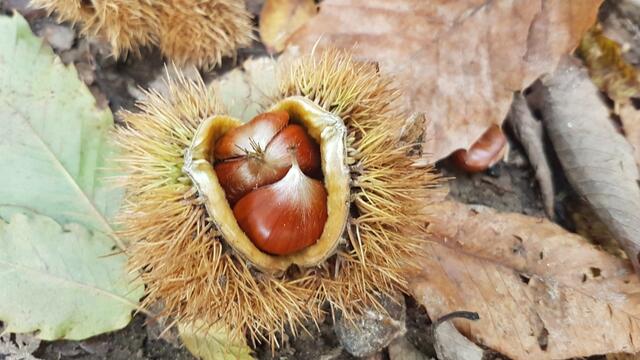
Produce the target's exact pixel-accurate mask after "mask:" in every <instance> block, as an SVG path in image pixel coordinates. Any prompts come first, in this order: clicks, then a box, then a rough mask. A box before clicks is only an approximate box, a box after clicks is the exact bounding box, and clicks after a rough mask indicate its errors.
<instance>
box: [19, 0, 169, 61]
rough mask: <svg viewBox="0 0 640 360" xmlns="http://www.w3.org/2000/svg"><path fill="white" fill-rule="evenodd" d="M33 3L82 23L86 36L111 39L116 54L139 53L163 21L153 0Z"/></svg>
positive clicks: (34, 0)
mask: <svg viewBox="0 0 640 360" xmlns="http://www.w3.org/2000/svg"><path fill="white" fill-rule="evenodd" d="M31 3H32V5H33V6H36V7H40V8H43V9H45V10H47V11H48V12H49V13H50V14H51V13H53V12H54V11H55V13H56V14H57V17H58V19H59V20H60V21H69V22H71V23H73V24H76V25H77V26H78V27H79V30H80V33H81V34H82V35H84V36H95V37H99V38H102V39H104V40H106V41H107V42H109V44H110V45H111V51H112V53H113V55H114V56H116V57H119V56H121V55H126V54H128V53H134V54H139V53H140V49H141V48H143V47H145V46H147V45H150V44H153V43H154V42H155V38H156V36H155V34H154V32H155V30H156V29H157V28H158V26H159V24H160V22H159V18H158V15H159V14H158V11H157V9H156V8H155V7H154V5H153V2H152V1H150V0H93V1H91V2H87V1H82V0H31Z"/></svg>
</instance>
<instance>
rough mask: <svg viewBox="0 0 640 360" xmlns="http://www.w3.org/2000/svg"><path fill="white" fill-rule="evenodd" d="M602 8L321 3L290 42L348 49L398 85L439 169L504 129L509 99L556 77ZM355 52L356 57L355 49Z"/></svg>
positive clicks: (383, 0)
mask: <svg viewBox="0 0 640 360" xmlns="http://www.w3.org/2000/svg"><path fill="white" fill-rule="evenodd" d="M601 2H602V0H511V1H506V0H501V1H487V0H458V1H450V0H449V1H447V0H438V1H424V0H325V1H323V2H322V3H321V6H320V13H319V14H318V15H317V16H316V17H314V18H313V19H311V20H310V21H309V22H308V23H307V24H306V25H305V26H303V27H302V28H301V29H300V30H299V31H298V32H296V33H295V34H294V35H293V36H292V37H291V38H290V39H289V42H288V45H289V47H291V48H292V52H295V49H296V48H297V47H301V48H302V50H303V51H308V50H309V49H311V48H312V47H313V46H314V45H315V44H316V43H318V46H319V47H320V48H322V47H328V46H332V47H339V48H346V49H352V48H353V52H354V54H355V55H356V56H357V57H358V58H361V59H364V60H369V61H377V62H379V64H380V67H381V70H382V71H384V72H390V73H392V74H395V75H397V77H398V80H399V81H400V83H401V84H402V87H403V89H404V90H405V91H406V93H407V94H408V97H407V100H408V104H407V105H408V106H409V109H411V110H412V111H417V112H425V113H426V115H427V118H428V119H429V120H430V121H429V122H428V124H429V125H428V128H427V134H428V136H429V140H430V141H428V143H427V144H426V145H425V151H426V153H429V154H431V155H432V157H433V158H434V159H436V160H437V159H441V158H443V157H445V156H447V155H449V154H450V153H451V152H453V151H454V150H456V149H460V148H464V149H466V148H468V147H469V145H471V144H473V143H474V142H475V141H476V140H477V139H478V138H479V137H480V135H482V133H483V132H484V131H485V130H486V129H487V128H488V127H489V126H491V125H494V124H498V125H499V124H501V123H502V121H503V120H504V118H505V116H506V115H507V112H508V110H509V105H510V104H511V96H512V93H513V92H514V91H516V90H520V89H522V88H524V87H526V86H528V85H529V84H530V83H531V82H533V81H534V80H535V79H536V78H537V77H539V76H540V75H541V74H543V73H545V72H548V71H551V70H553V69H554V67H555V66H556V64H557V62H558V59H559V58H560V56H561V55H563V54H566V53H568V52H570V51H571V50H572V49H573V48H574V47H575V46H576V45H577V44H578V41H579V40H580V38H581V36H582V34H583V33H584V31H585V30H586V29H587V28H588V27H589V26H590V25H591V24H593V21H594V19H595V17H596V13H597V10H598V6H599V5H600V3H601ZM354 45H355V47H354Z"/></svg>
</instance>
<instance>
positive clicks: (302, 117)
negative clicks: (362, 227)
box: [183, 96, 350, 273]
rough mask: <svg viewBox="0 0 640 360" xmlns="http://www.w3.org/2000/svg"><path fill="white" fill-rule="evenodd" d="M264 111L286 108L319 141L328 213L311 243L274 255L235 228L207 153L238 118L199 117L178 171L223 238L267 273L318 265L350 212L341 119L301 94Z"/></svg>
mask: <svg viewBox="0 0 640 360" xmlns="http://www.w3.org/2000/svg"><path fill="white" fill-rule="evenodd" d="M267 111H286V112H287V113H288V114H289V117H290V118H291V121H292V123H297V124H299V125H301V126H303V127H304V128H305V130H306V131H307V132H308V134H309V135H310V136H311V137H312V138H313V139H314V140H315V141H316V142H317V143H318V144H319V145H320V155H321V160H322V173H323V175H324V186H325V189H326V191H327V213H328V216H327V221H326V223H325V225H324V229H323V231H322V235H321V236H320V238H319V239H318V241H317V242H316V243H315V244H313V245H311V246H309V247H307V248H305V249H303V250H301V251H299V252H296V253H294V254H290V255H286V256H274V255H269V254H267V253H264V252H262V251H261V250H260V249H258V248H257V247H256V246H255V245H254V244H253V243H252V242H251V240H250V239H249V238H248V237H247V235H246V234H245V233H244V232H243V231H242V229H240V226H239V225H238V222H237V220H236V218H235V216H234V214H233V210H232V209H231V206H230V205H229V203H228V201H227V200H226V197H225V192H224V190H223V189H222V187H221V186H220V182H219V181H218V178H217V175H216V173H215V170H214V168H213V163H214V162H215V160H216V159H215V158H214V156H215V155H214V152H213V151H212V148H213V146H214V144H215V143H216V141H217V140H218V139H219V138H220V137H222V136H223V135H224V134H225V133H226V132H227V131H229V130H231V129H233V128H235V127H237V126H240V125H241V124H242V122H241V121H240V120H238V119H235V118H232V117H230V116H222V115H220V116H213V117H211V118H208V119H206V120H204V121H203V122H202V123H201V124H200V126H199V127H198V130H197V132H196V134H195V136H194V139H193V141H192V143H191V146H189V148H188V149H187V151H186V153H185V164H184V167H183V171H184V172H185V173H186V174H187V175H188V176H189V177H190V178H191V180H192V181H193V184H194V186H195V187H196V189H197V190H198V193H199V195H200V197H201V198H202V199H203V200H204V205H205V207H206V209H207V212H208V213H209V216H210V218H211V221H213V222H214V224H215V225H216V227H217V229H218V230H219V231H220V233H221V234H222V238H223V239H224V241H225V242H226V243H227V244H228V245H229V246H230V247H231V248H233V249H234V250H235V251H236V252H237V253H238V254H239V255H240V256H241V257H243V258H244V259H245V260H247V261H249V262H251V263H252V264H254V265H255V266H256V267H257V268H258V269H260V270H262V271H265V272H271V273H273V272H283V271H285V270H286V269H287V268H289V266H291V265H297V266H300V267H313V266H317V265H319V264H321V263H322V262H323V261H325V260H326V259H327V258H328V257H330V256H331V255H333V254H334V253H335V251H336V248H337V247H338V244H339V243H340V241H341V239H342V236H343V233H344V229H345V226H346V222H347V217H348V215H349V195H350V188H349V179H350V173H349V167H348V166H347V146H346V136H347V128H346V126H345V124H344V122H343V121H342V119H341V118H339V117H338V116H336V115H334V114H332V113H330V112H327V111H325V110H324V109H322V108H321V107H319V106H318V105H316V104H315V103H313V102H312V101H310V100H308V99H306V98H304V97H300V96H294V97H289V98H286V99H283V100H281V101H279V102H277V103H276V104H275V105H273V106H272V107H271V108H270V109H268V110H267Z"/></svg>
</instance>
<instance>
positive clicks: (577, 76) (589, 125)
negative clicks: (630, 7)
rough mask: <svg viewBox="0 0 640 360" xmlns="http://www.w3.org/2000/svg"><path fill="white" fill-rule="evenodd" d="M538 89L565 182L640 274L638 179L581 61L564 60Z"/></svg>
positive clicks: (629, 153)
mask: <svg viewBox="0 0 640 360" xmlns="http://www.w3.org/2000/svg"><path fill="white" fill-rule="evenodd" d="M542 83H543V84H544V86H543V90H542V101H543V103H542V108H541V110H542V115H543V119H544V126H545V128H546V129H547V134H548V135H549V139H550V140H551V143H552V144H553V147H554V149H555V151H556V154H557V156H558V159H559V160H560V164H561V165H562V168H563V169H564V171H565V175H566V177H567V180H568V181H569V183H570V184H571V186H572V187H573V188H574V190H575V191H576V192H577V193H578V194H579V195H580V196H581V197H583V198H584V199H585V200H586V201H587V202H588V203H589V204H590V205H591V207H592V208H593V209H594V211H595V213H596V215H597V216H598V218H600V220H602V222H603V223H604V224H605V225H606V226H607V228H608V229H609V231H610V232H611V234H613V236H614V237H615V238H616V240H617V241H618V243H619V244H620V245H621V246H622V248H623V249H624V251H625V252H626V253H627V255H628V256H629V259H631V262H632V264H633V265H634V267H635V268H636V271H637V272H638V273H639V274H640V226H639V224H640V188H639V187H638V183H637V180H638V179H639V178H640V176H639V174H638V167H637V166H636V163H635V160H634V158H633V154H632V149H631V147H630V146H629V144H628V143H627V142H626V141H625V139H624V138H623V137H622V136H621V135H620V134H619V133H618V132H617V131H616V129H615V128H614V126H613V125H612V124H611V121H610V120H609V109H608V108H607V107H606V105H605V104H604V102H603V101H602V100H601V98H600V94H599V92H598V89H597V88H596V86H595V85H594V84H593V83H592V82H591V80H590V79H589V76H588V74H587V71H586V69H584V68H583V67H581V65H580V64H579V61H576V59H573V58H572V57H567V59H565V60H563V61H562V63H561V64H560V66H559V67H558V69H557V70H556V71H555V72H554V73H553V74H551V75H549V76H547V77H545V78H543V79H542Z"/></svg>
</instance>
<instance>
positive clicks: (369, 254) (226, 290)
mask: <svg viewBox="0 0 640 360" xmlns="http://www.w3.org/2000/svg"><path fill="white" fill-rule="evenodd" d="M287 69H288V71H286V72H285V73H284V75H283V76H282V87H281V88H282V92H281V94H280V96H281V97H286V96H289V95H303V96H305V97H307V98H309V99H311V100H313V101H315V102H316V103H318V104H319V105H320V106H322V107H323V108H325V109H326V110H328V111H332V112H335V113H336V114H337V115H339V116H341V117H342V118H343V120H344V121H345V122H346V124H347V125H348V128H349V139H348V142H349V145H350V158H351V160H350V162H351V169H352V177H353V189H352V198H353V207H354V208H353V213H354V214H356V216H354V217H353V218H351V219H349V224H348V231H347V233H348V236H347V237H348V243H347V244H345V245H344V246H342V247H341V248H340V249H339V251H338V252H337V253H336V255H335V256H334V257H332V258H330V259H329V260H328V261H327V262H326V263H325V264H324V265H322V266H320V267H317V268H312V269H301V270H300V269H291V271H289V272H287V273H286V274H283V275H269V274H264V273H260V272H257V271H255V270H254V269H252V268H250V267H249V266H248V265H247V263H246V261H245V260H244V259H241V258H239V257H237V256H236V255H235V254H234V253H233V252H232V251H230V250H229V248H228V247H226V246H225V244H224V239H222V238H220V236H219V233H218V232H217V231H216V229H215V228H213V225H212V223H211V222H210V221H208V219H207V213H206V210H205V208H204V206H202V205H201V202H200V201H199V199H198V195H197V193H196V191H195V190H194V189H193V188H192V186H191V184H190V183H189V181H188V179H187V178H186V177H185V176H184V175H183V173H182V172H181V168H182V165H183V152H184V149H185V148H187V146H188V145H189V143H190V140H191V138H192V137H193V134H194V132H195V129H196V127H197V125H198V123H199V122H200V121H202V120H204V119H206V118H207V117H209V116H212V115H214V114H220V113H223V109H221V108H220V106H219V105H217V103H216V101H215V99H216V95H215V94H214V93H213V92H212V90H209V89H207V88H206V87H205V86H204V85H203V84H202V83H199V84H193V83H189V82H187V81H186V80H184V79H183V78H181V77H178V78H177V79H176V80H174V81H172V82H171V84H170V89H171V90H170V95H169V96H168V97H166V98H164V97H162V96H160V95H158V94H154V93H151V94H149V96H148V99H147V100H145V101H143V102H142V103H141V104H140V106H139V107H140V112H138V113H124V114H123V118H124V120H125V122H126V127H123V128H121V129H119V130H118V131H117V134H116V139H117V141H118V143H119V144H120V145H121V147H122V149H123V156H122V158H121V159H120V160H121V164H122V165H123V167H124V169H125V170H127V173H128V175H127V176H126V177H123V178H122V180H123V182H124V184H125V185H126V188H127V202H126V205H125V207H124V209H123V211H122V212H121V215H120V221H121V223H122V227H123V231H122V236H123V237H125V238H127V239H131V240H132V246H131V247H130V249H129V250H128V251H129V253H130V256H131V257H130V259H131V267H132V270H133V271H140V272H141V274H142V275H141V276H142V278H143V280H144V282H145V283H146V284H147V293H148V296H147V297H146V299H145V305H150V304H152V303H155V302H156V301H162V302H163V303H164V310H163V315H169V316H173V317H175V318H177V320H178V321H183V322H195V321H196V320H202V321H204V322H206V323H209V324H214V323H216V322H217V321H221V322H222V323H223V324H227V325H228V326H231V327H236V328H237V329H240V330H242V331H244V332H246V333H248V335H249V337H250V338H251V339H253V340H265V341H268V342H270V343H271V345H272V346H277V345H278V334H281V333H282V332H283V331H284V329H285V328H286V327H288V328H290V329H291V330H292V331H293V332H294V333H295V331H296V329H299V328H300V326H301V325H302V324H303V323H304V321H305V320H311V321H314V322H317V321H319V319H321V316H323V311H322V306H323V304H325V303H326V302H328V303H329V304H330V305H331V309H332V310H334V311H341V312H342V313H343V316H345V317H347V318H349V317H352V316H353V315H355V314H357V313H358V312H360V311H362V310H363V309H364V308H365V307H367V306H376V305H377V300H376V299H378V298H379V296H380V295H381V294H389V295H391V294H393V293H395V291H397V290H401V291H402V290H406V282H405V280H404V279H403V276H402V273H403V272H405V271H407V270H409V269H410V268H411V267H412V266H414V265H415V264H413V259H415V254H416V252H417V251H418V249H419V247H420V245H421V243H422V241H423V240H422V238H423V235H422V236H421V235H420V234H421V232H423V231H424V228H423V226H424V225H423V224H424V223H425V219H424V215H422V214H423V213H422V212H421V209H422V208H423V207H424V206H425V204H426V203H428V201H429V200H430V197H431V194H432V193H433V192H434V191H433V190H432V189H433V188H434V187H435V186H437V184H438V177H437V176H436V175H435V174H434V173H433V172H432V171H431V170H430V168H423V169H417V168H416V167H415V166H414V165H415V163H414V160H415V159H412V158H410V157H408V156H407V150H408V149H407V148H406V147H403V146H400V143H399V137H398V135H399V134H398V133H397V129H399V128H400V127H401V126H402V124H403V122H404V117H403V115H402V112H401V111H400V110H399V108H398V106H396V105H395V104H396V102H395V101H394V100H395V99H397V97H398V92H397V91H396V90H395V89H393V87H392V86H391V82H390V80H389V79H387V78H385V77H383V76H380V74H378V72H377V70H376V68H375V67H374V66H371V65H368V64H362V63H358V62H356V61H354V60H352V59H351V58H350V57H349V56H348V55H347V54H346V53H341V52H326V53H324V54H323V55H321V56H320V57H314V56H309V57H306V58H302V59H301V60H299V61H296V62H295V63H293V64H290V65H287Z"/></svg>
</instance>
